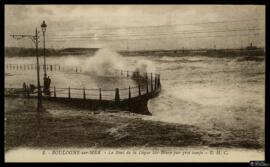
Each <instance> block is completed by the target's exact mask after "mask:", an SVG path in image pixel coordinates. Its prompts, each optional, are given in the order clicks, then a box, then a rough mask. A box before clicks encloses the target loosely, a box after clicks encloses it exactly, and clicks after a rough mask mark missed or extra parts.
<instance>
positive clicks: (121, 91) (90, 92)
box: [5, 64, 161, 101]
mask: <svg viewBox="0 0 270 167" xmlns="http://www.w3.org/2000/svg"><path fill="white" fill-rule="evenodd" d="M47 67H49V69H52V70H53V69H55V70H61V69H68V68H67V67H63V66H62V67H61V66H59V65H47ZM6 68H7V69H8V70H17V69H18V70H31V69H32V70H33V69H36V66H35V65H34V64H27V65H26V64H25V65H18V64H6ZM40 68H42V66H41V67H40ZM72 69H75V72H82V68H81V67H76V68H72ZM78 69H79V70H78ZM113 74H114V75H113V76H114V77H122V78H131V79H133V80H134V81H136V86H129V87H127V88H113V89H102V88H97V89H89V88H85V87H82V88H71V87H66V88H63V87H62V88H61V87H56V86H54V87H51V88H50V95H49V97H51V98H60V97H62V98H69V99H74V98H78V99H96V100H101V101H102V100H116V101H122V100H126V99H131V98H133V97H140V96H143V95H148V94H151V93H153V92H156V91H157V90H160V88H161V83H160V74H155V73H146V72H139V71H127V70H114V72H113ZM14 90H16V91H17V92H16V91H14ZM19 90H21V92H20V91H19ZM23 91H24V90H23V89H22V88H6V89H5V94H22V92H23ZM25 92H28V91H25ZM25 92H24V94H25ZM27 96H37V93H36V92H31V93H28V94H27Z"/></svg>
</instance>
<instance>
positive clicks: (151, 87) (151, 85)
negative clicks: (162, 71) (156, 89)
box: [151, 73, 153, 92]
mask: <svg viewBox="0 0 270 167" xmlns="http://www.w3.org/2000/svg"><path fill="white" fill-rule="evenodd" d="M151 92H153V75H152V73H151Z"/></svg>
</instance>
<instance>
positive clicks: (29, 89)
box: [23, 76, 51, 95]
mask: <svg viewBox="0 0 270 167" xmlns="http://www.w3.org/2000/svg"><path fill="white" fill-rule="evenodd" d="M43 80H44V87H43V93H44V95H50V94H51V92H50V85H51V78H50V77H49V76H48V77H47V76H45V77H44V78H43ZM23 89H24V92H25V93H26V94H28V95H29V94H30V93H34V90H35V89H36V86H35V85H33V84H29V87H28V86H27V85H26V83H25V82H24V83H23Z"/></svg>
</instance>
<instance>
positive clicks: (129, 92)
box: [128, 86, 131, 99]
mask: <svg viewBox="0 0 270 167" xmlns="http://www.w3.org/2000/svg"><path fill="white" fill-rule="evenodd" d="M128 98H129V99H131V91H130V86H129V87H128Z"/></svg>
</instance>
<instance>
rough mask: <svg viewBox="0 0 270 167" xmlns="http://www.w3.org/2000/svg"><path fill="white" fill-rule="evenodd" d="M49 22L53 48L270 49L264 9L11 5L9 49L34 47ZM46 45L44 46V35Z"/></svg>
mask: <svg viewBox="0 0 270 167" xmlns="http://www.w3.org/2000/svg"><path fill="white" fill-rule="evenodd" d="M43 20H45V21H46V24H47V26H48V27H47V30H46V33H45V35H46V36H45V39H46V47H48V48H68V47H84V48H111V49H115V50H152V49H168V50H169V49H183V48H184V49H185V48H187V49H200V48H214V47H216V48H217V49H218V48H239V47H245V46H247V45H249V43H250V42H252V43H253V44H254V45H256V46H259V47H264V45H265V7H264V6H262V5H5V46H12V47H34V44H33V43H32V42H31V40H29V39H21V40H16V39H13V38H12V37H11V36H10V35H12V34H15V35H16V34H27V35H34V33H35V29H36V28H37V29H38V31H41V28H40V25H41V23H42V21H43ZM40 35H41V38H40V45H41V46H43V43H42V42H43V37H42V32H40Z"/></svg>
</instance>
